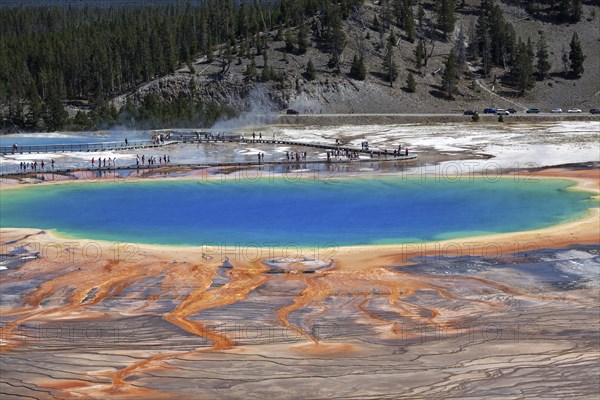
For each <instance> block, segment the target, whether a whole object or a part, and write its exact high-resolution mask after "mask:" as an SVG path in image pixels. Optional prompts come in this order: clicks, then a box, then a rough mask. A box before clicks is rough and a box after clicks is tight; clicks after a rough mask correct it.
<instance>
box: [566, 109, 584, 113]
mask: <svg viewBox="0 0 600 400" xmlns="http://www.w3.org/2000/svg"><path fill="white" fill-rule="evenodd" d="M567 112H568V113H571V114H577V113H580V112H581V110H580V109H579V108H570V109H569V111H567Z"/></svg>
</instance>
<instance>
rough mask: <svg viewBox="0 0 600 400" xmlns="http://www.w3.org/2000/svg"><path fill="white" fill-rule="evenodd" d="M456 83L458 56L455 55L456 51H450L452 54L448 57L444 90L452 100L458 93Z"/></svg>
mask: <svg viewBox="0 0 600 400" xmlns="http://www.w3.org/2000/svg"><path fill="white" fill-rule="evenodd" d="M456 83H457V72H456V55H455V54H454V50H450V54H449V55H448V58H447V59H446V64H445V66H444V72H443V74H442V87H443V89H444V93H445V94H446V98H448V99H450V100H451V99H454V97H453V95H454V93H456Z"/></svg>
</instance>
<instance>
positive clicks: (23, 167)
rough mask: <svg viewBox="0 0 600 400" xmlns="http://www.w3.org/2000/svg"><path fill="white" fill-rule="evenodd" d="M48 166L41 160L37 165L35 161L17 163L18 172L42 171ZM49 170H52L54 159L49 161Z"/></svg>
mask: <svg viewBox="0 0 600 400" xmlns="http://www.w3.org/2000/svg"><path fill="white" fill-rule="evenodd" d="M47 165H48V164H47V163H45V162H44V160H41V161H40V162H39V163H38V162H37V161H32V162H25V161H23V162H20V163H19V171H38V170H41V171H44V170H45V168H46V166H47ZM50 168H51V169H54V159H51V160H50Z"/></svg>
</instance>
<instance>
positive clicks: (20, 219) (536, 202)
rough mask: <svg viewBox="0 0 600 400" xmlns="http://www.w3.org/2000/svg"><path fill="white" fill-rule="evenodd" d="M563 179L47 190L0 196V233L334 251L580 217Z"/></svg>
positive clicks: (586, 201)
mask: <svg viewBox="0 0 600 400" xmlns="http://www.w3.org/2000/svg"><path fill="white" fill-rule="evenodd" d="M570 185H572V183H571V182H569V181H564V180H538V181H537V182H533V181H522V182H520V183H517V182H515V181H514V180H512V179H500V180H497V181H494V182H490V181H486V180H483V179H475V180H474V181H467V180H461V181H453V182H451V181H441V182H435V181H431V180H430V181H428V182H422V181H420V180H418V179H414V180H411V179H409V180H406V179H405V180H402V179H401V178H368V179H366V178H365V179H358V178H348V179H337V180H330V181H311V180H295V181H289V180H284V179H270V180H266V179H265V180H259V181H243V182H233V181H229V182H222V181H215V182H211V181H208V182H206V181H142V182H132V183H127V182H125V183H123V182H120V183H114V182H113V183H94V184H86V183H82V184H77V183H69V184H62V185H45V186H33V187H27V188H22V189H21V188H20V189H14V190H4V191H2V193H0V201H1V203H0V217H1V221H2V222H1V226H2V227H29V228H40V229H55V230H56V231H58V232H60V233H62V234H66V235H68V236H72V237H81V238H89V239H102V240H110V241H121V242H138V243H151V244H168V245H204V244H207V245H208V244H227V245H232V246H233V245H235V244H236V243H239V244H240V245H260V246H265V244H267V243H268V245H269V246H288V245H289V244H290V243H293V244H296V245H298V246H315V245H318V246H323V245H326V244H329V243H331V244H335V245H338V246H345V245H359V244H382V243H403V242H408V241H431V240H440V239H449V238H455V237H464V236H472V235H479V234H487V233H500V232H514V231H523V230H531V229H537V228H542V227H546V226H550V225H554V224H558V223H560V222H564V221H565V220H569V219H573V218H576V217H578V216H581V215H582V214H583V213H584V212H585V211H586V210H587V209H588V208H590V207H592V206H594V202H593V201H592V200H590V199H591V196H590V194H589V193H584V192H578V191H571V190H567V189H568V187H569V186H570Z"/></svg>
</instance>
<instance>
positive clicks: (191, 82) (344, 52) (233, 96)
mask: <svg viewBox="0 0 600 400" xmlns="http://www.w3.org/2000/svg"><path fill="white" fill-rule="evenodd" d="M164 3H165V2H160V3H159V4H155V5H140V4H139V3H136V2H133V3H128V2H123V4H117V5H110V6H109V5H106V4H100V5H98V6H93V5H89V4H86V3H84V4H83V5H81V4H80V5H76V6H75V5H70V3H69V2H63V4H62V5H56V4H55V5H51V6H15V7H4V8H0V112H1V114H2V127H3V128H4V129H48V130H54V129H63V128H67V127H68V128H75V129H88V128H92V127H100V126H108V125H114V124H123V125H136V124H142V125H145V126H174V125H183V126H195V125H211V124H212V123H214V122H215V121H216V120H218V119H219V118H225V117H229V116H233V115H235V114H236V113H238V112H240V111H243V110H244V109H247V108H249V107H250V104H249V101H250V100H249V99H252V96H251V94H252V92H253V91H255V90H256V89H257V88H262V89H263V90H264V93H265V96H267V97H268V101H269V102H270V104H272V107H273V108H283V107H286V106H289V105H290V104H294V103H298V102H299V101H300V102H304V103H306V104H308V105H307V107H309V108H310V107H312V108H315V107H317V108H318V107H319V106H320V105H322V104H326V103H331V102H336V101H335V97H334V96H333V94H334V93H336V92H337V93H340V95H341V96H344V93H345V92H348V91H356V92H357V94H355V95H353V96H350V97H351V98H349V99H348V103H353V102H356V101H357V100H356V99H359V98H360V96H361V95H364V96H366V98H368V96H375V97H378V99H379V101H381V102H382V107H381V112H387V111H393V110H394V108H393V107H392V106H391V105H389V104H387V103H390V102H394V99H400V103H402V102H407V101H410V100H411V98H412V99H413V100H414V103H415V104H417V105H418V104H419V103H426V102H427V97H430V98H432V100H433V101H434V102H448V103H449V104H452V103H451V102H453V101H459V102H461V101H468V100H469V99H471V98H474V99H477V98H478V94H477V93H481V88H480V87H479V86H481V82H480V81H479V80H480V79H482V80H484V81H485V80H486V79H488V82H487V83H488V84H492V85H494V87H495V86H496V85H497V86H498V87H502V88H503V89H502V90H503V94H502V96H503V97H506V96H508V97H511V98H513V97H514V98H516V99H517V101H518V99H519V98H523V99H527V96H531V94H532V93H534V94H535V92H536V86H537V87H538V88H543V87H544V82H545V81H547V80H550V81H548V85H553V84H555V83H560V82H562V81H566V80H571V81H574V82H576V81H578V80H579V79H580V78H581V77H582V76H587V75H590V74H592V75H594V76H595V77H598V71H593V69H594V68H593V67H594V65H595V66H596V67H597V66H598V60H597V56H598V41H597V39H596V40H591V39H589V37H590V35H593V32H591V33H590V32H589V31H590V30H593V29H594V28H597V27H598V26H599V25H598V21H599V19H600V16H599V17H596V12H597V11H600V9H599V8H598V2H597V1H589V2H587V3H586V2H583V3H582V2H581V0H545V1H529V2H527V3H523V2H517V1H512V0H511V1H508V0H507V1H504V2H499V1H492V0H483V1H465V0H463V1H460V0H459V1H455V0H434V1H416V0H381V1H377V2H373V1H361V0H343V1H332V0H299V1H297V0H295V1H292V0H279V1H276V0H273V1H231V0H230V1H227V0H214V1H205V2H188V3H179V2H178V3H171V4H164ZM527 24H529V25H532V24H537V25H538V26H539V27H541V28H540V29H538V31H537V32H535V31H534V32H530V31H527V32H520V28H521V27H523V26H526V25H527ZM576 24H577V25H576ZM548 26H555V27H557V29H560V30H561V31H565V32H566V31H569V30H570V31H571V32H570V33H571V34H570V35H569V36H568V38H564V35H563V37H562V39H563V42H562V43H556V39H555V36H554V35H552V34H551V33H552V32H548V34H546V32H545V31H546V30H548V29H547V28H548ZM576 26H580V28H581V29H580V28H578V29H570V28H572V27H576ZM521 30H523V29H521ZM597 32H598V31H596V36H597ZM580 36H582V37H583V40H582V39H580ZM558 48H560V51H558ZM590 57H596V58H595V61H594V59H590ZM557 61H558V62H557ZM590 62H593V63H592V64H591V65H592V68H591V69H590V68H589V67H588V68H586V65H587V66H589V65H590ZM596 69H597V68H596ZM552 79H555V80H557V81H556V82H553V81H551V80H552ZM388 85H389V87H390V89H389V90H387V91H386V92H382V90H383V89H382V87H385V86H388ZM478 85H479V86H478ZM425 87H426V88H427V89H425ZM400 88H401V90H399V89H400ZM588 89H589V88H588ZM592 89H593V88H592ZM544 90H545V89H544ZM597 90H598V89H597V86H596V91H597ZM538 91H539V90H538ZM542 94H543V93H540V95H542ZM482 96H483V95H482ZM480 97H481V96H480ZM484 97H485V96H483V97H482V100H485V98H484ZM343 100H346V99H345V98H344V99H343ZM442 104H443V103H442ZM65 106H66V110H65ZM352 107H353V108H352V111H356V112H359V111H360V110H356V109H355V107H354V106H352ZM417 108H418V107H417ZM322 109H323V107H321V110H322ZM327 110H328V109H327V108H325V111H327ZM67 111H69V112H67ZM331 111H343V110H337V109H335V108H332V109H331ZM371 111H372V110H371Z"/></svg>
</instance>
